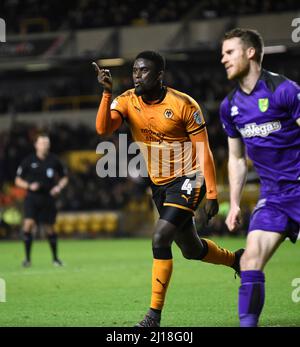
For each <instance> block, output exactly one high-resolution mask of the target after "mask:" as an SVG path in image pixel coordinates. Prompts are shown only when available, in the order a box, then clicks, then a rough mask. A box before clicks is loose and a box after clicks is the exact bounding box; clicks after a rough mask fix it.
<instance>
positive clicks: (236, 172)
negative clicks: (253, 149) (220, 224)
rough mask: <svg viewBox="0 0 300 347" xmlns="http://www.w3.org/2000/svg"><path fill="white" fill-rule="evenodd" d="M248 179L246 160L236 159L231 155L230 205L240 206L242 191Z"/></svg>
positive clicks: (229, 175)
mask: <svg viewBox="0 0 300 347" xmlns="http://www.w3.org/2000/svg"><path fill="white" fill-rule="evenodd" d="M246 177H247V162H246V158H244V157H241V158H236V157H235V156H232V155H229V160H228V179H229V189H230V205H231V206H239V205H240V201H241V196H242V191H243V188H244V185H245V182H246Z"/></svg>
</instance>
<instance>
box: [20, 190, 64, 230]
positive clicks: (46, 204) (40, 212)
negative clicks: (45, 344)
mask: <svg viewBox="0 0 300 347" xmlns="http://www.w3.org/2000/svg"><path fill="white" fill-rule="evenodd" d="M56 214H57V210H56V206H55V199H54V198H53V197H52V196H51V195H45V194H30V193H29V194H28V195H27V196H26V198H25V201H24V218H30V219H33V220H34V221H35V222H36V223H38V224H50V225H52V224H54V223H55V220H56Z"/></svg>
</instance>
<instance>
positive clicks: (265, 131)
mask: <svg viewBox="0 0 300 347" xmlns="http://www.w3.org/2000/svg"><path fill="white" fill-rule="evenodd" d="M280 129H281V123H280V122H279V121H275V122H268V123H263V124H256V123H251V124H246V125H245V127H244V128H241V129H239V131H240V133H241V134H242V136H243V137H255V136H260V137H266V136H268V135H270V134H271V133H273V132H274V131H278V130H280Z"/></svg>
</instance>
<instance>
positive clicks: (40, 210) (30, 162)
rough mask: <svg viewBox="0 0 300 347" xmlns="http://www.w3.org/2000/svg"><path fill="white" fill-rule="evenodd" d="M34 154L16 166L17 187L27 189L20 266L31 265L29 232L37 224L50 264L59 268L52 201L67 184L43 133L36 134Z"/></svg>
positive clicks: (30, 235) (47, 138) (65, 172)
mask: <svg viewBox="0 0 300 347" xmlns="http://www.w3.org/2000/svg"><path fill="white" fill-rule="evenodd" d="M34 147H35V153H33V154H30V155H29V156H28V157H26V158H25V159H24V160H23V161H22V163H21V165H20V166H19V167H18V170H17V176H16V179H15V184H16V186H18V187H20V188H24V189H26V190H27V192H28V193H27V196H26V198H25V201H24V221H23V230H22V232H23V234H24V243H25V255H26V258H25V260H24V261H23V263H22V265H23V266H24V267H29V266H31V257H30V255H31V245H32V232H33V231H34V229H35V228H36V226H37V225H40V226H43V228H44V230H45V231H46V234H47V237H48V240H49V243H50V247H51V251H52V256H53V264H54V265H56V266H62V265H63V263H62V262H61V260H60V259H59V258H58V256H57V234H56V233H55V232H54V229H53V226H54V223H55V219H56V214H57V210H56V206H55V198H56V197H57V196H58V194H59V193H60V192H61V191H62V190H63V189H64V188H65V186H66V185H67V184H68V177H67V171H66V168H65V167H64V166H63V165H62V163H61V162H60V160H59V159H58V158H57V157H56V156H55V155H54V154H52V153H50V152H49V151H50V138H49V136H48V135H47V134H46V133H42V134H39V135H38V136H37V137H36V139H35V142H34Z"/></svg>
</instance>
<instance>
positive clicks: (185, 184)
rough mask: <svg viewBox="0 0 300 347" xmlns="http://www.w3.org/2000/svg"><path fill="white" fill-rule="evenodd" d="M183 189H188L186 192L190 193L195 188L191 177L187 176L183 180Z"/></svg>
mask: <svg viewBox="0 0 300 347" xmlns="http://www.w3.org/2000/svg"><path fill="white" fill-rule="evenodd" d="M181 190H186V193H187V194H188V195H190V194H191V192H192V190H193V187H192V184H191V182H190V179H189V178H187V179H186V180H185V181H184V182H183V185H182V187H181Z"/></svg>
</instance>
